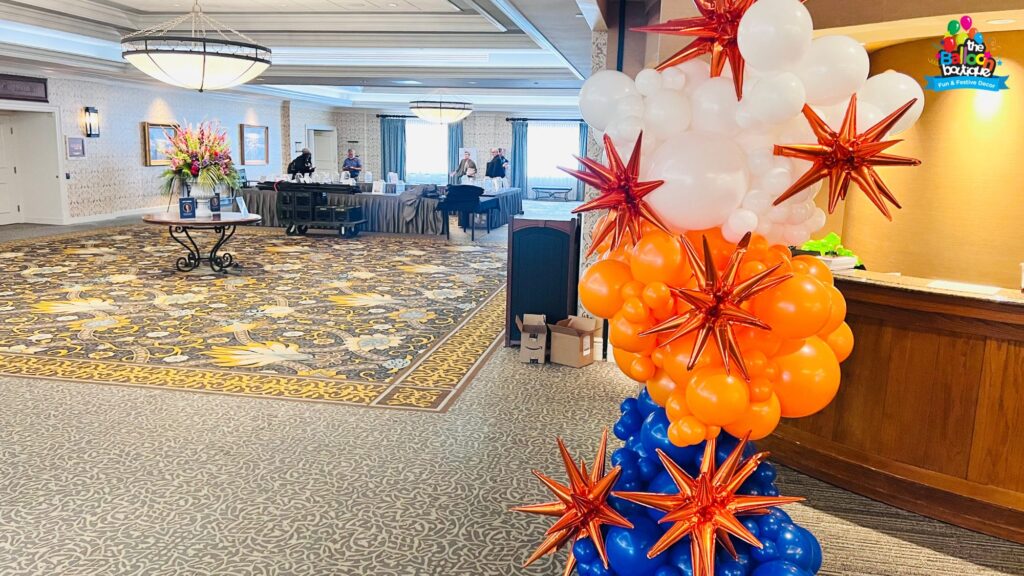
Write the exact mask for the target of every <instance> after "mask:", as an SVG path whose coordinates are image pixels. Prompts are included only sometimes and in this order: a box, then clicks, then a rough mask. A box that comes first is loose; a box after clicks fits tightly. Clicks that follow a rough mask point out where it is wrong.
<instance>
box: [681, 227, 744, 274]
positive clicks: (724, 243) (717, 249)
mask: <svg viewBox="0 0 1024 576" xmlns="http://www.w3.org/2000/svg"><path fill="white" fill-rule="evenodd" d="M686 237H687V238H688V239H689V240H690V243H691V244H693V247H694V248H696V249H697V254H700V256H701V259H703V258H704V239H705V238H706V239H707V241H708V248H709V249H710V250H711V259H712V260H713V261H714V262H715V266H716V267H718V268H719V269H722V268H725V266H726V265H727V264H728V263H729V259H730V258H731V257H732V254H733V252H735V251H736V244H733V243H732V242H729V241H728V240H726V239H725V237H724V236H722V230H721V229H720V228H710V229H708V230H690V231H689V232H687V233H686Z"/></svg>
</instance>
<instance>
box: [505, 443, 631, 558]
mask: <svg viewBox="0 0 1024 576" xmlns="http://www.w3.org/2000/svg"><path fill="white" fill-rule="evenodd" d="M607 449H608V430H605V431H604V434H602V435H601V446H600V447H599V448H598V450H597V457H596V458H595V459H594V465H593V466H592V467H591V470H590V472H589V474H588V473H587V465H586V463H584V462H582V461H581V462H580V463H579V465H577V464H576V463H575V462H574V461H573V459H572V456H570V455H569V451H568V450H566V448H565V444H564V443H563V442H562V440H561V439H559V440H558V451H559V452H560V453H561V455H562V462H563V463H564V464H565V471H566V473H567V474H568V475H569V484H568V485H564V484H561V483H559V482H557V481H555V480H552V479H551V478H549V477H547V476H545V475H544V474H542V473H540V472H538V471H537V470H534V471H533V473H534V475H535V476H537V478H540V481H541V482H543V483H544V485H545V486H546V487H547V488H548V490H551V492H553V493H554V494H555V497H556V498H557V500H555V501H554V502H546V503H544V504H534V505H531V506H518V507H515V508H512V510H513V511H515V512H528V513H531V514H542V515H545V516H558V517H559V519H558V521H557V522H555V523H554V524H552V525H551V528H548V531H547V532H546V533H545V536H546V538H545V539H544V541H543V542H541V544H540V546H538V547H537V550H536V551H534V553H533V554H532V555H530V557H529V558H528V559H527V560H526V563H525V564H523V567H524V568H525V567H526V566H529V565H530V564H532V563H533V562H534V561H536V560H537V559H538V558H540V557H542V556H544V555H545V554H548V553H552V554H553V553H555V552H556V551H558V549H559V548H561V547H562V546H563V545H565V544H566V543H571V542H575V541H576V540H579V539H581V538H590V539H591V541H593V543H594V547H595V548H597V553H598V554H599V555H600V556H601V560H602V561H603V562H604V566H605V568H607V567H608V553H607V551H606V550H605V546H604V536H603V535H602V534H601V526H602V525H604V524H607V525H609V526H620V527H622V528H632V527H633V524H632V523H630V521H629V520H626V518H624V517H623V516H622V515H621V514H619V513H618V512H616V511H615V510H614V509H613V508H612V507H611V506H610V505H609V504H608V496H609V494H611V490H612V486H613V485H614V484H615V481H616V480H617V479H618V478H619V473H620V472H621V468H619V467H618V466H616V467H614V468H612V470H611V472H609V473H608V474H605V454H606V453H607ZM575 567H576V557H575V556H574V555H573V551H572V548H571V547H570V548H569V558H568V559H567V561H566V564H565V571H564V572H563V575H564V576H568V575H569V574H571V573H572V571H573V568H575Z"/></svg>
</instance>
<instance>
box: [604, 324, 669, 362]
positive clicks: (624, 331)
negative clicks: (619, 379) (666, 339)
mask: <svg viewBox="0 0 1024 576" xmlns="http://www.w3.org/2000/svg"><path fill="white" fill-rule="evenodd" d="M651 326H653V324H652V323H651V322H630V321H629V320H628V319H626V316H625V314H624V313H623V312H619V313H617V314H615V316H612V319H611V321H610V322H609V324H608V341H609V342H610V343H611V345H612V346H614V347H615V348H622V349H623V350H626V351H628V352H643V353H645V354H650V352H651V350H653V349H654V347H655V345H657V343H658V342H657V338H656V337H655V336H653V335H651V336H641V335H640V333H641V332H643V331H644V330H648V329H650V328H651ZM626 373H627V374H629V371H628V370H627V371H626Z"/></svg>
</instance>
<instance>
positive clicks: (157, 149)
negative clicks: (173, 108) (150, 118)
mask: <svg viewBox="0 0 1024 576" xmlns="http://www.w3.org/2000/svg"><path fill="white" fill-rule="evenodd" d="M177 129H178V125H177V124H157V123H155V122H143V123H142V154H143V163H144V164H145V165H146V166H169V165H170V164H171V161H170V160H169V159H168V158H167V155H166V154H165V151H166V150H167V148H168V147H169V146H170V144H171V137H172V136H174V131H175V130H177Z"/></svg>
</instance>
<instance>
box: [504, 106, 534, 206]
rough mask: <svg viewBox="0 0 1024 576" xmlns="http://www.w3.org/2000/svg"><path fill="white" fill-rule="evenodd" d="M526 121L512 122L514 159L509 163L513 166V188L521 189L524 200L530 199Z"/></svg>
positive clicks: (510, 159)
mask: <svg viewBox="0 0 1024 576" xmlns="http://www.w3.org/2000/svg"><path fill="white" fill-rule="evenodd" d="M527 126H528V125H527V123H526V120H513V121H512V157H511V158H509V163H510V164H512V166H511V168H512V187H513V188H519V189H520V190H521V191H522V192H523V197H524V198H529V197H530V194H529V188H527V182H526V129H527Z"/></svg>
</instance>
